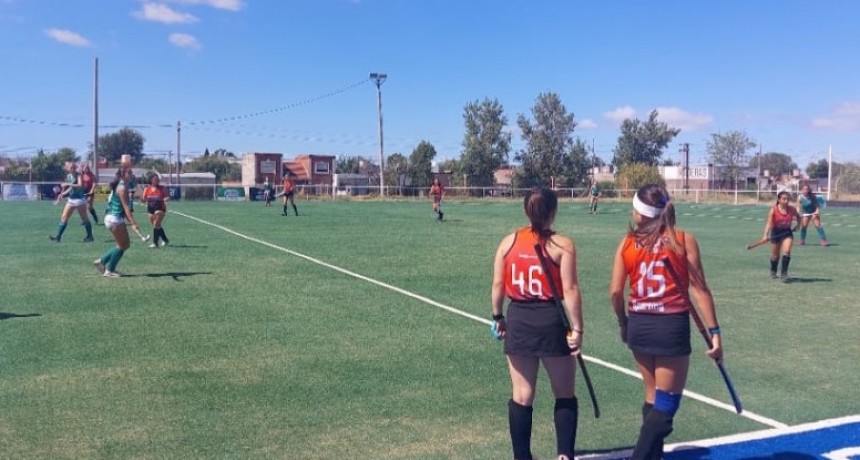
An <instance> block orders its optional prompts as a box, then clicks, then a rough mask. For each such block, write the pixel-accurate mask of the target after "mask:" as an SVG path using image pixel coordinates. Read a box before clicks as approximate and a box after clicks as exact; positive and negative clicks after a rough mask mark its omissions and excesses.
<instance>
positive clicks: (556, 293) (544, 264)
mask: <svg viewBox="0 0 860 460" xmlns="http://www.w3.org/2000/svg"><path fill="white" fill-rule="evenodd" d="M534 249H535V254H537V256H538V259H539V260H540V265H541V267H543V272H544V273H545V274H546V279H547V281H549V289H550V291H552V300H553V302H554V303H555V306H556V307H557V308H558V312H559V314H560V315H561V321H562V324H564V327H565V328H566V329H567V333H568V335H569V334H571V333H572V331H571V327H570V320H569V319H568V318H567V313H566V312H565V311H564V306H563V305H562V304H561V296H560V295H559V291H558V287H557V286H556V285H555V280H553V278H552V275H551V274H550V271H549V265H548V264H547V262H546V257H544V255H543V248H542V247H541V245H539V244H536V245H535V247H534ZM576 361H577V362H578V363H579V368H580V369H582V377H583V378H584V379H585V386H586V387H587V388H588V396H589V397H590V398H591V407H592V408H594V418H600V407H598V405H597V395H596V394H595V393H594V386H593V385H592V384H591V377H590V376H589V375H588V369H586V368H585V360H584V359H582V352H580V353H577V354H576Z"/></svg>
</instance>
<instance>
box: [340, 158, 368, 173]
mask: <svg viewBox="0 0 860 460" xmlns="http://www.w3.org/2000/svg"><path fill="white" fill-rule="evenodd" d="M362 161H364V159H363V158H362V157H352V156H340V157H337V158H336V159H335V160H334V172H335V174H359V173H360V171H361V162H362Z"/></svg>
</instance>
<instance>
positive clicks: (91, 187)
mask: <svg viewBox="0 0 860 460" xmlns="http://www.w3.org/2000/svg"><path fill="white" fill-rule="evenodd" d="M81 184H82V185H83V187H84V196H86V198H87V206H88V207H89V210H90V214H91V215H92V216H93V221H94V222H95V223H99V215H98V214H96V208H95V207H93V201H95V196H96V175H95V174H93V172H92V170H91V169H90V165H89V163H84V165H83V166H82V167H81Z"/></svg>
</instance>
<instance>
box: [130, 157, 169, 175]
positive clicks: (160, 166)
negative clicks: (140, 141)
mask: <svg viewBox="0 0 860 460" xmlns="http://www.w3.org/2000/svg"><path fill="white" fill-rule="evenodd" d="M137 167H138V168H143V169H148V170H150V171H153V170H154V171H158V172H160V173H167V172H169V171H170V165H169V164H168V163H167V161H165V160H164V159H163V158H152V157H150V156H145V157H143V158H142V159H141V160H140V161H139V162H137Z"/></svg>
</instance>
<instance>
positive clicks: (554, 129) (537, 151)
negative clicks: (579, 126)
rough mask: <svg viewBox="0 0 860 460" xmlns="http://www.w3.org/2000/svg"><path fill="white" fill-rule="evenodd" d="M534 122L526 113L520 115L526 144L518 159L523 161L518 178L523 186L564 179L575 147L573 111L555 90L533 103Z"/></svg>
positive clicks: (519, 119)
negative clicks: (562, 101)
mask: <svg viewBox="0 0 860 460" xmlns="http://www.w3.org/2000/svg"><path fill="white" fill-rule="evenodd" d="M532 116H533V117H534V123H532V122H531V121H530V120H529V119H528V118H526V117H525V115H522V114H520V115H519V116H518V117H517V125H518V126H519V128H520V131H521V132H522V138H523V140H524V141H525V142H526V147H525V148H524V149H523V150H521V151H519V152H518V153H517V155H516V159H517V160H518V161H520V162H521V163H522V168H521V169H520V170H519V171H518V172H517V178H516V182H517V184H518V185H519V186H522V187H532V186H536V185H549V184H550V180H551V178H555V179H556V180H559V179H562V178H563V177H564V173H565V167H566V166H565V163H566V162H568V161H569V160H568V159H567V158H566V156H567V155H569V154H570V151H571V149H572V147H573V130H574V128H575V127H576V122H575V121H574V120H573V114H572V113H567V108H565V106H564V104H562V103H561V99H560V98H559V97H558V95H557V94H555V93H541V94H539V95H538V97H537V101H536V102H535V105H534V106H533V107H532Z"/></svg>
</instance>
